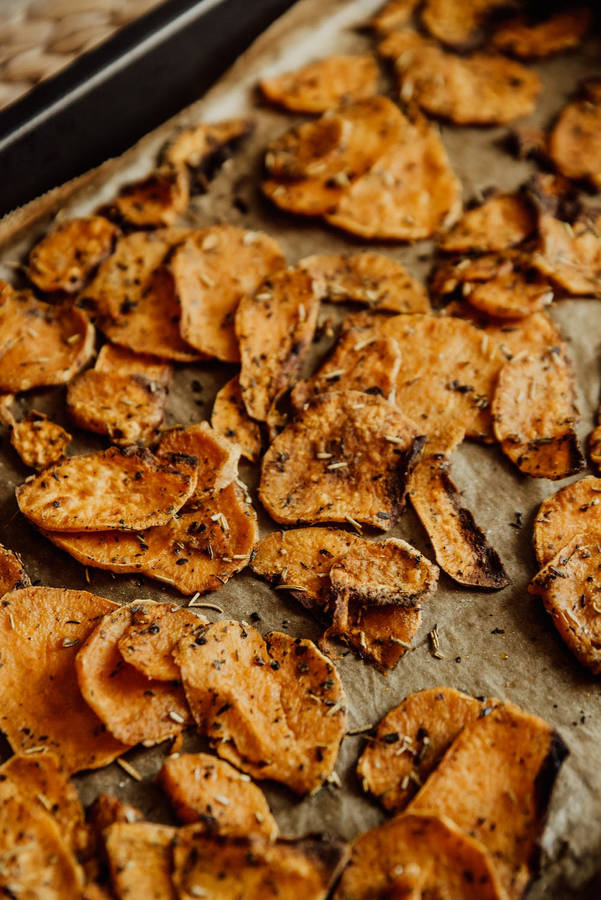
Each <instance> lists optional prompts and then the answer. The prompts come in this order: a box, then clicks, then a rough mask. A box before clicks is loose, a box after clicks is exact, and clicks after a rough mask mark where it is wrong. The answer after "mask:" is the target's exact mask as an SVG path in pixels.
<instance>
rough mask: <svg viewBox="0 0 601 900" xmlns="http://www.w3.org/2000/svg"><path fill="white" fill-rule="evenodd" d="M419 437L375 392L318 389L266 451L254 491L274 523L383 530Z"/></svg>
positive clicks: (400, 498) (393, 517) (400, 500)
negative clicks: (351, 525) (334, 524)
mask: <svg viewBox="0 0 601 900" xmlns="http://www.w3.org/2000/svg"><path fill="white" fill-rule="evenodd" d="M402 318H404V316H403V317H402ZM421 444H422V441H421V440H420V439H419V437H418V432H417V429H416V427H415V426H414V424H413V422H412V421H411V420H410V419H408V418H407V417H406V416H404V415H403V414H402V413H401V412H400V411H399V410H397V409H396V408H395V407H394V406H392V404H390V403H387V402H386V401H385V400H382V398H381V397H377V396H370V395H369V394H363V393H360V392H359V391H340V392H335V391H333V392H330V393H327V394H321V395H318V396H317V397H315V398H314V399H313V400H310V401H309V403H308V407H307V409H306V410H305V411H304V412H303V413H302V414H301V415H300V416H299V418H298V419H297V420H296V421H294V422H293V423H292V424H291V425H287V426H286V428H285V429H284V430H283V431H282V433H281V434H280V435H278V437H277V438H276V439H275V440H274V442H273V443H272V444H271V446H270V447H269V449H268V450H267V452H266V454H265V456H264V457H263V463H262V467H261V482H260V486H259V498H260V500H261V502H262V504H263V506H264V507H265V509H266V510H267V512H268V513H269V514H270V515H271V517H272V518H273V519H275V521H276V522H282V523H284V524H288V525H295V524H298V523H300V522H346V521H349V519H350V520H356V521H357V522H365V523H367V524H369V525H373V526H374V527H376V528H380V529H382V530H383V531H388V530H389V529H390V528H392V526H393V525H394V523H395V522H396V521H397V519H398V518H399V516H400V514H401V512H402V510H403V506H404V492H405V480H406V478H407V474H408V472H409V471H410V470H411V467H412V464H413V460H414V458H415V456H416V454H417V453H418V452H419V450H420V449H421ZM376 476H377V477H376Z"/></svg>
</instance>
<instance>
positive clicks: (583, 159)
mask: <svg viewBox="0 0 601 900" xmlns="http://www.w3.org/2000/svg"><path fill="white" fill-rule="evenodd" d="M582 95H583V96H582V98H581V99H577V100H574V101H572V103H568V105H567V106H566V107H565V108H564V109H563V111H562V112H561V114H560V116H559V118H558V119H557V122H556V123H555V126H554V128H553V130H552V131H551V135H550V137H549V155H550V156H551V159H552V160H553V162H554V163H555V166H556V167H557V169H558V170H559V172H561V174H562V175H565V176H566V177H568V178H577V179H584V180H586V181H589V182H591V184H592V185H593V187H595V188H596V189H597V190H599V189H600V188H601V150H600V140H599V138H600V136H601V91H600V90H599V83H598V81H597V80H593V81H591V82H586V83H585V84H584V85H583V86H582Z"/></svg>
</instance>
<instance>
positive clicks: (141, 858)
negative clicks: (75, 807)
mask: <svg viewBox="0 0 601 900" xmlns="http://www.w3.org/2000/svg"><path fill="white" fill-rule="evenodd" d="M176 835H177V829H175V828H170V827H168V826H167V825H155V824H153V823H151V822H131V823H130V822H117V823H115V824H114V825H110V826H109V827H108V828H107V830H106V832H105V837H104V843H105V847H106V854H107V857H108V861H109V866H110V872H111V884H112V887H113V890H114V892H115V895H116V897H117V898H118V900H176V898H177V894H176V892H175V888H174V887H173V882H172V880H171V875H172V850H171V846H172V843H173V841H174V839H175V837H176Z"/></svg>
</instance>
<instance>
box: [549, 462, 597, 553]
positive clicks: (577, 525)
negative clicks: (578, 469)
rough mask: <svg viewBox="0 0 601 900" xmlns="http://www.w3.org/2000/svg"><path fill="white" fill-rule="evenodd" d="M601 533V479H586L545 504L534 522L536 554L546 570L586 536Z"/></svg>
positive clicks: (571, 485) (569, 485) (565, 488)
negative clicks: (553, 561) (576, 541)
mask: <svg viewBox="0 0 601 900" xmlns="http://www.w3.org/2000/svg"><path fill="white" fill-rule="evenodd" d="M597 532H601V478H595V477H594V476H593V475H586V476H585V477H584V478H581V479H580V480H579V481H574V482H573V483H572V484H568V485H566V487H564V488H561V490H559V491H557V492H556V493H555V494H551V495H550V496H549V497H547V499H546V500H543V502H542V503H541V505H540V506H539V508H538V513H537V514H536V519H535V520H534V550H535V552H536V559H537V561H538V564H539V566H541V567H542V566H545V565H546V564H547V563H548V562H549V561H550V560H551V559H552V558H553V557H554V556H555V555H556V554H557V553H559V551H560V550H561V549H562V547H565V546H566V545H567V544H569V542H570V541H571V540H573V539H574V538H575V537H578V536H579V535H583V534H589V533H591V534H596V533H597Z"/></svg>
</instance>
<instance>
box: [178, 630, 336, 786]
mask: <svg viewBox="0 0 601 900" xmlns="http://www.w3.org/2000/svg"><path fill="white" fill-rule="evenodd" d="M174 656H175V661H176V664H177V665H179V666H180V668H181V673H182V681H183V684H184V687H185V691H186V697H187V699H188V703H189V705H190V709H191V711H192V715H193V716H194V719H195V721H196V724H197V725H198V727H199V729H200V730H201V731H203V732H204V733H206V734H207V735H208V737H209V738H210V739H211V741H212V742H213V743H214V745H215V749H216V750H217V753H218V754H219V756H221V757H222V758H223V759H225V760H227V761H228V762H230V763H232V764H233V765H235V766H236V767H237V768H239V769H242V771H243V772H247V773H248V774H249V775H251V776H252V777H253V778H257V779H264V778H270V779H273V780H275V781H279V782H281V783H283V784H286V785H288V787H289V788H291V790H293V791H294V792H295V793H298V794H306V793H308V792H309V791H312V790H315V789H316V788H319V787H320V786H321V784H322V783H323V782H324V780H325V779H326V778H327V777H328V776H329V775H330V773H331V772H332V771H333V768H334V764H335V762H336V757H337V756H338V748H339V746H340V742H341V740H342V737H343V735H344V733H345V730H346V713H345V710H344V694H343V690H342V684H341V682H340V679H339V677H338V674H337V672H336V670H335V668H334V666H333V665H332V664H331V663H330V662H329V661H328V660H327V658H326V657H325V656H324V655H323V654H322V653H320V652H319V650H318V649H317V647H316V646H315V645H314V644H312V643H311V641H307V640H301V639H300V638H298V639H296V640H295V639H294V638H291V637H289V636H288V635H285V634H279V633H277V632H271V633H270V634H268V635H266V637H265V639H263V638H262V637H261V635H260V634H259V633H258V632H257V631H255V629H254V628H251V627H250V626H247V625H242V624H240V623H239V622H233V621H230V622H227V621H220V622H216V623H214V624H212V625H209V626H207V627H206V628H205V629H204V630H203V632H202V633H201V634H200V635H199V636H198V637H197V638H196V639H195V640H192V639H184V640H183V641H181V642H180V644H179V647H178V649H177V650H176V651H175V654H174Z"/></svg>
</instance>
